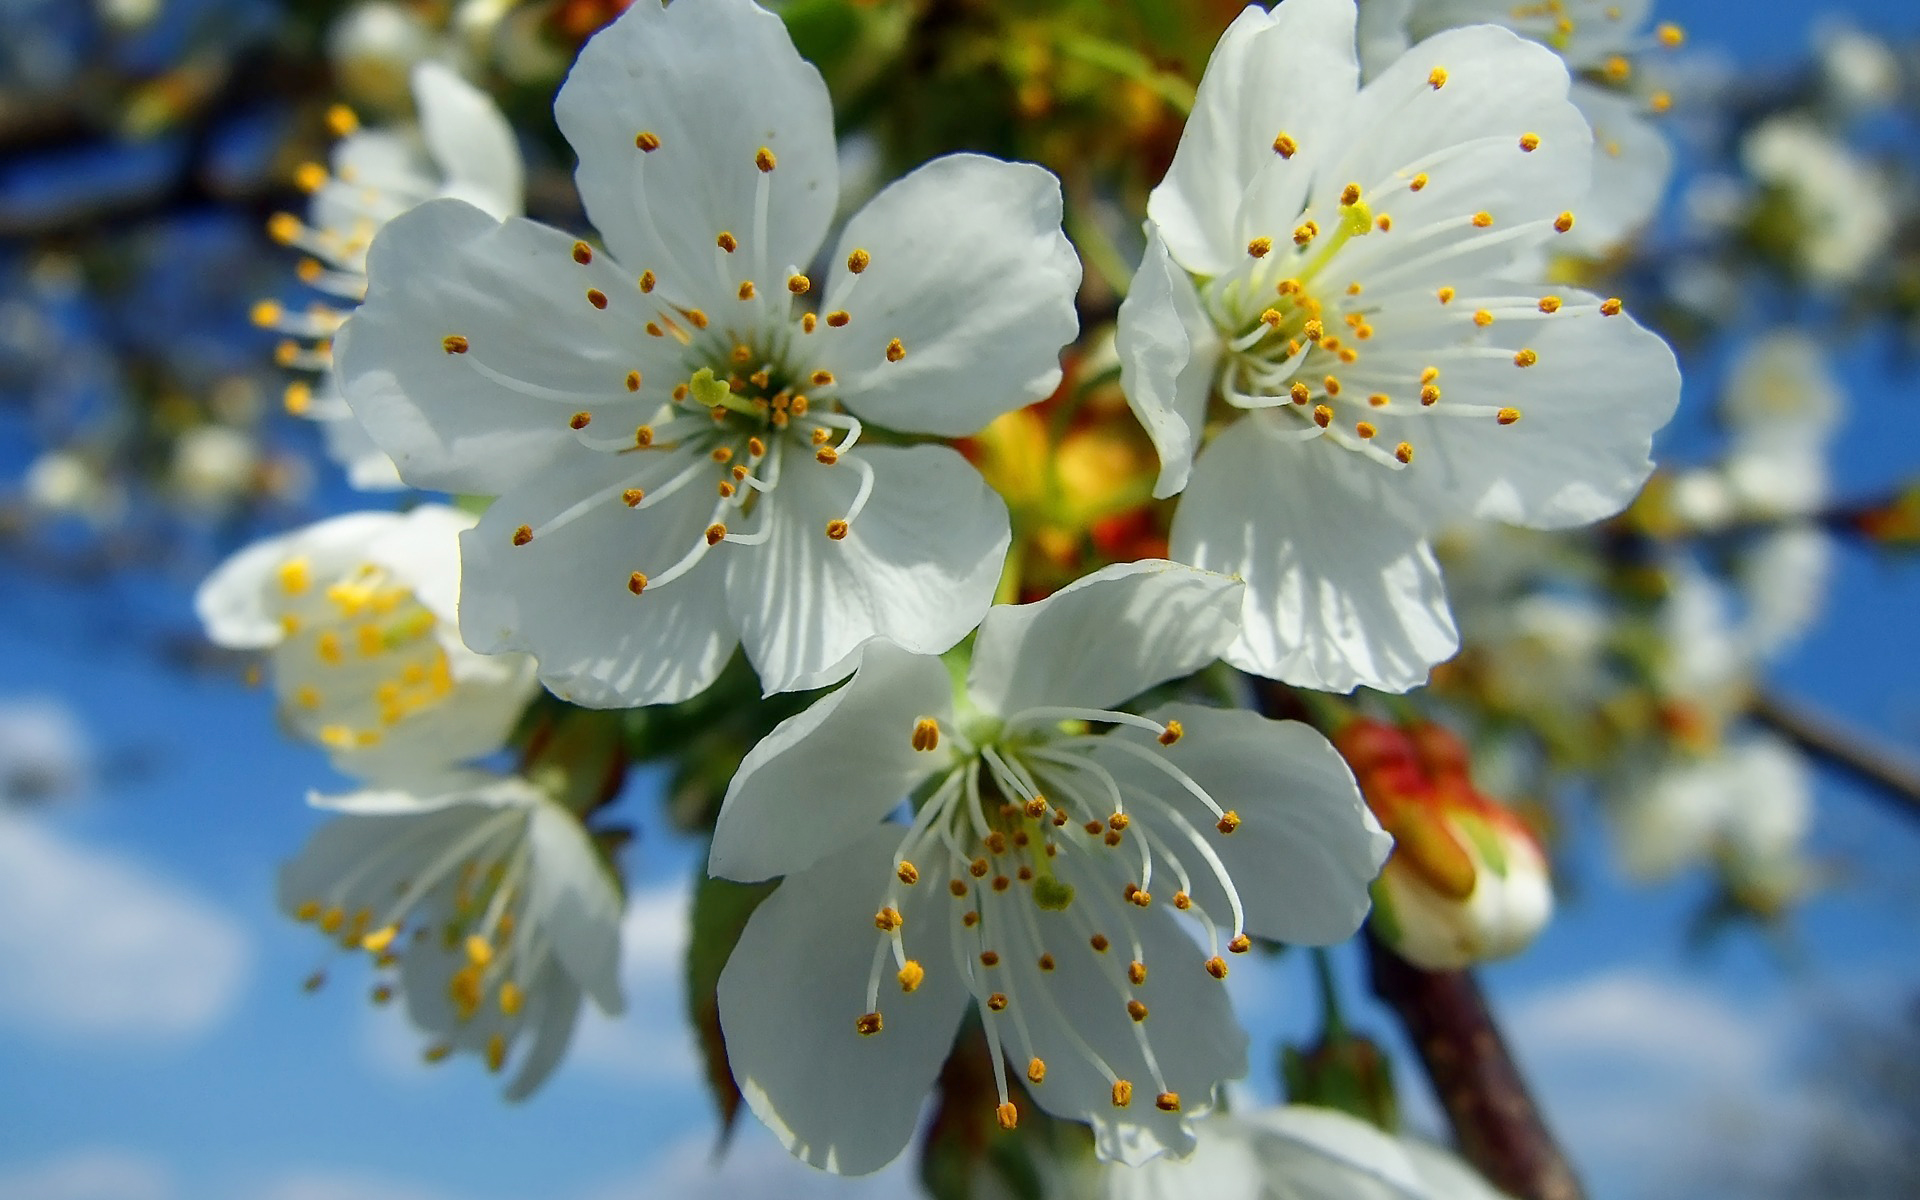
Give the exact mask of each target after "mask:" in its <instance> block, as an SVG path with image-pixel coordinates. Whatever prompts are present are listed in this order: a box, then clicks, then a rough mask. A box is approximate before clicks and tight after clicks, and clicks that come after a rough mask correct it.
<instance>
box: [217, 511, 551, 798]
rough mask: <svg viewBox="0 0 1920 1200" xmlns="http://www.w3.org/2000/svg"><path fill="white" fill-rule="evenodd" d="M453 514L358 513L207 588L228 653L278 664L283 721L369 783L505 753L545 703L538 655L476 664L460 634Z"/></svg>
mask: <svg viewBox="0 0 1920 1200" xmlns="http://www.w3.org/2000/svg"><path fill="white" fill-rule="evenodd" d="M473 521H474V518H473V517H472V516H471V515H470V514H468V513H463V512H460V511H459V510H457V509H452V508H447V507H445V506H442V505H422V506H421V507H419V508H416V509H414V510H413V511H412V512H410V513H407V514H406V515H404V516H402V515H399V514H396V513H349V514H347V515H345V516H339V517H333V518H330V519H328V520H325V521H320V522H318V523H316V524H313V525H309V526H307V527H305V528H303V529H297V530H294V531H293V532H291V533H288V534H283V535H281V536H280V537H276V538H269V539H267V540H265V541H261V542H256V543H254V544H253V545H251V546H248V547H247V548H246V549H244V550H242V551H240V552H239V553H238V554H235V555H234V556H233V557H232V558H230V559H228V560H227V561H226V562H225V563H223V564H221V565H220V566H219V567H218V568H216V569H215V570H214V572H213V573H212V574H211V575H209V576H208V577H207V579H206V580H205V582H203V583H202V584H201V585H200V590H199V594H198V595H197V596H196V597H195V607H196V608H197V609H198V611H199V614H200V619H201V621H202V623H203V624H204V625H205V626H206V630H207V636H208V637H209V638H211V639H212V640H213V641H214V642H216V643H218V644H219V645H222V646H227V647H230V648H233V649H243V650H265V651H268V654H269V661H270V665H271V668H272V675H273V686H274V692H275V695H276V697H277V698H278V700H279V702H280V711H281V715H282V718H283V720H284V721H285V722H286V724H287V726H288V728H290V729H291V730H292V731H293V732H294V733H295V734H296V735H298V736H299V737H301V738H303V739H305V740H307V741H311V742H315V743H317V744H319V745H322V746H325V747H326V748H327V749H328V750H329V751H331V752H332V755H333V760H334V763H335V765H336V766H338V767H340V768H341V769H342V770H345V771H348V772H350V773H352V774H355V775H357V776H359V777H361V778H363V779H364V778H372V777H376V776H381V775H383V774H386V773H390V772H392V771H394V770H408V769H419V768H422V767H430V766H441V765H447V764H451V763H457V762H462V761H465V760H467V759H471V758H477V757H479V756H481V755H484V754H489V753H491V752H493V751H494V750H497V749H499V748H500V746H501V745H502V744H503V743H504V742H505V741H506V737H507V734H508V733H510V732H511V731H512V729H513V726H514V724H515V722H516V721H518V720H519V717H520V714H521V712H522V710H523V709H525V707H526V705H527V702H528V701H529V700H531V699H532V698H533V694H534V692H535V691H537V690H538V684H537V682H536V680H535V679H534V673H533V662H532V660H530V659H528V658H527V657H526V656H525V655H520V654H507V655H486V654H476V653H474V652H473V651H472V650H469V649H468V648H467V647H466V645H465V643H463V642H462V641H461V640H460V636H459V633H458V631H457V630H456V628H455V622H454V597H455V595H456V594H457V592H458V589H459V574H460V569H459V561H458V542H457V539H458V537H459V534H460V531H461V530H463V529H466V528H469V527H471V526H472V524H473Z"/></svg>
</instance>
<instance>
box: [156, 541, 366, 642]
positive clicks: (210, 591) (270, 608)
mask: <svg viewBox="0 0 1920 1200" xmlns="http://www.w3.org/2000/svg"><path fill="white" fill-rule="evenodd" d="M400 520H401V518H400V517H398V516H396V515H395V514H393V513H384V512H367V513H347V514H345V515H342V516H338V517H330V518H328V519H327V520H324V521H318V522H315V523H314V524H312V525H308V526H306V527H305V528H303V529H296V530H294V531H293V532H291V533H287V534H282V535H281V536H279V537H274V538H268V539H266V540H265V541H259V542H255V543H254V544H252V545H251V546H248V547H246V548H245V549H243V550H241V551H239V552H238V553H236V554H234V555H233V557H231V558H229V559H227V560H226V561H225V562H223V563H221V564H220V565H219V566H217V567H215V568H214V569H213V572H212V573H211V574H209V575H208V576H207V577H206V579H204V580H202V581H201V583H200V587H199V590H198V591H196V592H195V593H194V598H193V603H194V611H195V612H196V613H198V614H199V617H200V622H201V624H202V625H203V626H205V628H206V631H207V637H208V638H209V639H210V640H211V641H213V642H214V643H215V644H217V645H221V646H226V647H228V648H229V649H234V650H256V649H261V648H264V647H267V646H272V645H276V644H278V643H279V641H280V639H281V638H283V637H285V636H286V633H285V630H283V629H282V628H281V625H280V613H281V612H282V611H284V601H285V598H286V597H285V594H284V592H283V590H282V585H281V581H280V576H279V571H280V568H281V566H283V565H284V564H286V563H288V562H291V561H292V560H294V559H304V560H306V563H307V568H308V570H307V574H308V576H309V578H310V579H311V580H312V581H313V582H312V583H311V584H310V585H309V586H317V587H325V586H326V585H327V583H328V582H330V581H331V580H333V579H335V578H338V577H339V576H340V575H343V574H346V573H347V572H349V571H351V570H353V568H354V566H356V565H357V564H359V563H361V562H364V561H366V558H367V553H368V548H369V547H370V546H372V545H373V544H374V543H375V541H376V540H377V539H378V538H380V537H381V536H382V535H384V534H386V533H388V532H390V531H391V530H392V529H393V527H394V526H395V524H396V523H397V522H398V521H400Z"/></svg>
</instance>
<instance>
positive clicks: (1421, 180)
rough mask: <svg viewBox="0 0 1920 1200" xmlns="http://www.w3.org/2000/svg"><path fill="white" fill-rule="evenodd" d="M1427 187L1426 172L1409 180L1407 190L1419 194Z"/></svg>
mask: <svg viewBox="0 0 1920 1200" xmlns="http://www.w3.org/2000/svg"><path fill="white" fill-rule="evenodd" d="M1426 186H1427V173H1426V172H1425V171H1422V172H1420V173H1419V174H1418V175H1415V176H1414V177H1413V178H1412V179H1409V180H1408V181H1407V190H1408V191H1410V192H1417V191H1419V190H1420V189H1422V188H1424V187H1426Z"/></svg>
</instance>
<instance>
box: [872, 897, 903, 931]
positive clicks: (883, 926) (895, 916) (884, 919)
mask: <svg viewBox="0 0 1920 1200" xmlns="http://www.w3.org/2000/svg"><path fill="white" fill-rule="evenodd" d="M906 923H907V921H906V918H905V917H902V916H901V915H900V910H899V909H897V908H895V907H893V906H892V905H891V904H889V905H887V906H886V907H885V908H883V909H881V910H880V911H879V912H877V913H875V914H873V927H874V928H875V929H878V930H879V931H880V932H881V933H892V932H893V931H894V930H896V929H898V928H900V927H901V926H902V925H905V924H906Z"/></svg>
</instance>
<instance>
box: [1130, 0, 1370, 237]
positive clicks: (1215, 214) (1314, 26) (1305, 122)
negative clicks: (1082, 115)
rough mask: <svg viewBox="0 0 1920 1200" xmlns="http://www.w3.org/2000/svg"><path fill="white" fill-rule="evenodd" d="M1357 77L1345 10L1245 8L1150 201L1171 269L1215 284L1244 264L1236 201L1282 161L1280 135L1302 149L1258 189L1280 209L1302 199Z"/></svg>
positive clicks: (1319, 0) (1311, 0)
mask: <svg viewBox="0 0 1920 1200" xmlns="http://www.w3.org/2000/svg"><path fill="white" fill-rule="evenodd" d="M1357 77H1358V67H1357V65H1356V63H1355V57H1354V12H1353V4H1352V3H1351V0H1287V2H1286V3H1285V4H1283V5H1280V6H1279V7H1277V8H1275V9H1274V10H1273V11H1272V12H1266V11H1264V10H1262V9H1260V8H1259V7H1257V6H1249V7H1248V8H1246V9H1245V10H1244V11H1242V12H1241V14H1240V15H1239V16H1238V17H1237V18H1235V19H1234V22H1233V24H1232V25H1230V26H1228V27H1227V31H1226V33H1224V34H1222V35H1221V37H1220V42H1219V44H1218V45H1216V46H1215V47H1214V50H1213V56H1212V57H1211V58H1210V59H1209V60H1208V61H1207V70H1206V74H1205V75H1203V76H1202V77H1201V80H1200V88H1199V91H1198V93H1197V94H1196V96H1195V98H1194V104H1193V115H1192V116H1191V117H1189V118H1188V119H1187V127H1186V129H1185V131H1184V132H1182V133H1181V135H1180V145H1179V147H1178V149H1176V150H1175V151H1174V155H1173V163H1172V165H1171V166H1169V167H1168V168H1167V177H1166V179H1165V180H1164V181H1163V182H1162V183H1161V184H1160V186H1158V187H1156V188H1154V189H1153V193H1152V195H1150V196H1149V197H1148V198H1147V216H1148V217H1149V218H1150V219H1151V220H1152V221H1153V223H1154V224H1156V225H1158V226H1159V227H1160V233H1161V236H1162V237H1163V238H1165V239H1166V243H1167V249H1168V251H1169V252H1170V253H1171V254H1172V256H1173V259H1174V261H1175V262H1177V263H1179V264H1180V265H1181V266H1183V267H1185V268H1186V269H1187V270H1189V271H1192V272H1194V273H1195V274H1199V275H1217V274H1219V273H1221V272H1222V271H1225V270H1227V269H1228V268H1230V267H1232V266H1234V265H1235V264H1237V263H1239V262H1241V261H1242V260H1244V258H1245V257H1246V246H1247V240H1248V238H1249V237H1250V236H1251V235H1250V234H1248V233H1246V232H1244V231H1243V230H1242V229H1241V228H1240V227H1239V221H1238V210H1239V208H1240V203H1241V197H1242V196H1243V195H1244V193H1245V192H1246V191H1247V190H1248V188H1249V187H1250V186H1251V185H1252V184H1253V182H1254V179H1255V177H1256V176H1258V175H1259V174H1260V173H1261V172H1262V171H1263V170H1264V169H1266V168H1267V167H1268V166H1269V165H1270V164H1272V163H1274V162H1276V160H1279V156H1278V155H1277V154H1276V153H1275V151H1274V148H1273V144H1274V141H1275V139H1276V137H1277V135H1279V134H1280V133H1282V132H1285V133H1287V134H1288V135H1290V136H1291V137H1292V138H1293V139H1294V140H1295V141H1296V143H1297V144H1298V146H1299V150H1298V151H1297V152H1296V153H1295V154H1294V155H1293V157H1292V158H1291V159H1287V160H1279V161H1280V166H1281V167H1284V168H1287V169H1288V170H1287V171H1286V172H1285V173H1284V176H1283V177H1282V178H1280V179H1277V180H1274V181H1272V182H1270V183H1269V184H1267V185H1264V186H1263V191H1264V192H1265V194H1266V195H1267V197H1268V201H1269V202H1270V203H1272V204H1274V205H1276V206H1284V203H1285V199H1286V197H1288V196H1294V197H1299V196H1304V195H1305V194H1306V189H1307V185H1308V183H1309V182H1310V181H1311V180H1312V178H1313V164H1314V163H1315V162H1317V161H1324V159H1325V156H1326V155H1328V154H1330V153H1331V152H1332V150H1333V148H1334V145H1333V144H1334V140H1335V131H1336V130H1337V129H1338V128H1339V124H1340V122H1341V119H1342V114H1343V112H1344V111H1345V110H1346V109H1347V108H1349V107H1351V106H1352V104H1353V97H1354V91H1355V86H1356V80H1357ZM1298 208H1299V206H1298V204H1296V205H1295V211H1296V212H1297V211H1298Z"/></svg>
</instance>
